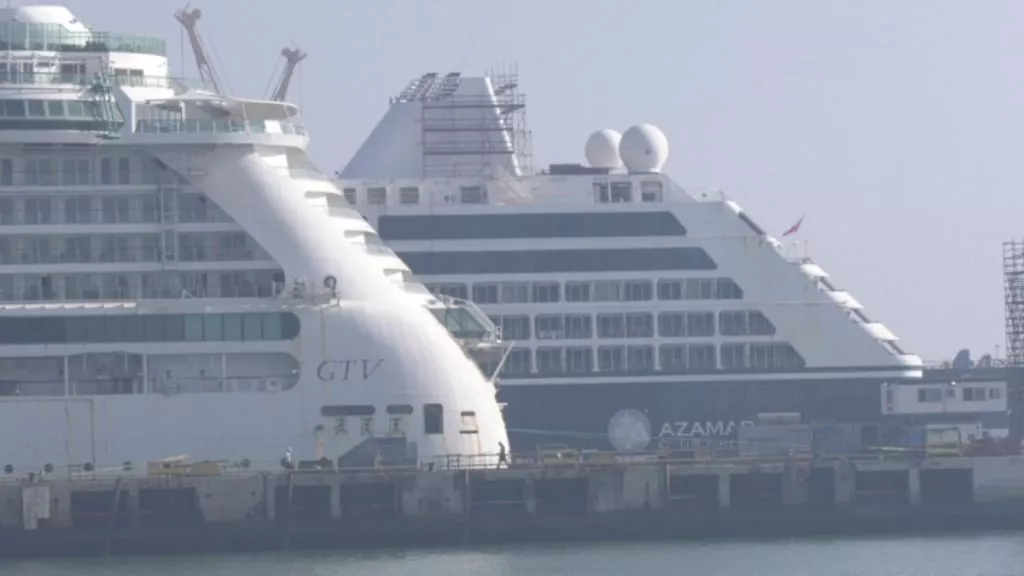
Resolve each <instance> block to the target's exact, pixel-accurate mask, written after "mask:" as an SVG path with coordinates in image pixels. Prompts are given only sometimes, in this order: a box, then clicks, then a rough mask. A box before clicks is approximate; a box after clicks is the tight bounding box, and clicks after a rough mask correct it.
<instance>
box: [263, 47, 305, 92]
mask: <svg viewBox="0 0 1024 576" xmlns="http://www.w3.org/2000/svg"><path fill="white" fill-rule="evenodd" d="M281 56H283V57H284V71H282V72H281V78H280V79H279V80H278V81H277V88H275V89H274V94H273V95H272V96H271V97H270V99H271V100H272V101H274V102H284V99H285V98H286V97H287V96H288V86H289V85H291V83H292V76H293V75H294V74H295V68H296V67H297V66H298V65H299V62H302V61H303V60H304V59H305V58H306V56H307V54H306V53H305V52H303V51H302V50H301V49H299V48H298V47H295V48H288V47H287V46H286V47H284V48H282V49H281Z"/></svg>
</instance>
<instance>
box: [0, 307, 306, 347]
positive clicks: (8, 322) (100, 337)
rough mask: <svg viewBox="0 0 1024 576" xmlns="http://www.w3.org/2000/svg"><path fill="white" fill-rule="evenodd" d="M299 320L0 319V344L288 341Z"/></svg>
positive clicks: (283, 316) (272, 316)
mask: <svg viewBox="0 0 1024 576" xmlns="http://www.w3.org/2000/svg"><path fill="white" fill-rule="evenodd" d="M298 334H299V319H298V317H297V316H295V314H292V313H290V312H283V313H282V312H271V313H265V314H205V315H187V316H184V315H178V314H144V315H100V316H64V317H61V316H57V317H48V318H10V317H8V318H0V344H61V343H71V342H186V341H188V342H196V341H207V342H217V341H223V340H226V341H234V342H238V341H243V340H291V339H293V338H295V337H296V336H298Z"/></svg>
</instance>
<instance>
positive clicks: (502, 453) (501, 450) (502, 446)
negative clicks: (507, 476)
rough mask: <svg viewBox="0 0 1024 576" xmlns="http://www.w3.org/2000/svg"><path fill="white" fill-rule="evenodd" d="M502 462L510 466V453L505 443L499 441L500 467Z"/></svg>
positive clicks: (506, 466)
mask: <svg viewBox="0 0 1024 576" xmlns="http://www.w3.org/2000/svg"><path fill="white" fill-rule="evenodd" d="M502 464H504V465H505V468H508V454H507V453H505V444H504V443H502V442H498V468H501V465H502Z"/></svg>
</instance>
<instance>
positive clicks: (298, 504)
mask: <svg viewBox="0 0 1024 576" xmlns="http://www.w3.org/2000/svg"><path fill="white" fill-rule="evenodd" d="M942 527H949V528H958V529H963V528H970V527H975V528H979V529H983V528H988V529H994V528H1004V527H1005V528H1018V527H1020V528H1024V457H978V458H931V459H924V460H914V461H908V460H885V459H830V460H816V461H813V462H812V461H809V460H798V459H792V460H773V461H772V460H760V461H750V460H747V461H710V462H693V461H691V462H651V463H631V464H605V465H588V466H575V465H571V466H547V467H524V468H512V469H501V470H444V471H430V472H426V471H415V470H382V471H369V470H364V471H344V472H339V471H322V472H267V473H249V474H246V475H233V476H205V477H183V476H124V477H117V478H114V477H110V478H102V477H92V478H75V479H67V478H63V479H62V478H53V477H50V478H45V479H43V480H38V479H36V480H34V481H28V480H19V481H7V482H2V483H0V555H7V556H11V555H17V556H39V555H45V556H51V555H67V554H74V555H80V554H88V555H92V554H122V553H146V552H159V553H167V552H175V551H221V550H223V551H228V550H247V549H267V548H287V547H311V546H316V547H371V546H395V545H429V544H472V543H484V542H488V543H493V542H507V541H517V540H531V539H542V540H555V539H576V538H628V539H641V538H666V537H719V536H725V537H727V536H748V535H783V534H786V535H797V534H810V533H821V532H873V531H883V530H900V529H903V530H915V531H916V530H925V529H941V528H942Z"/></svg>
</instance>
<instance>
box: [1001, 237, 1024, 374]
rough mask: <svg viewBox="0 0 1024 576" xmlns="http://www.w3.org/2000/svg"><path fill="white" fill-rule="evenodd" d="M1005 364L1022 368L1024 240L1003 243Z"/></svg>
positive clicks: (1023, 351)
mask: <svg viewBox="0 0 1024 576" xmlns="http://www.w3.org/2000/svg"><path fill="white" fill-rule="evenodd" d="M1003 288H1004V301H1005V308H1006V310H1005V314H1006V362H1007V363H1008V364H1009V365H1010V366H1014V367H1024V240H1007V241H1005V242H1003Z"/></svg>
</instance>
